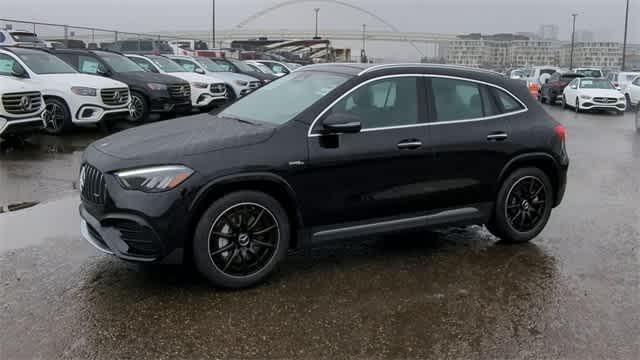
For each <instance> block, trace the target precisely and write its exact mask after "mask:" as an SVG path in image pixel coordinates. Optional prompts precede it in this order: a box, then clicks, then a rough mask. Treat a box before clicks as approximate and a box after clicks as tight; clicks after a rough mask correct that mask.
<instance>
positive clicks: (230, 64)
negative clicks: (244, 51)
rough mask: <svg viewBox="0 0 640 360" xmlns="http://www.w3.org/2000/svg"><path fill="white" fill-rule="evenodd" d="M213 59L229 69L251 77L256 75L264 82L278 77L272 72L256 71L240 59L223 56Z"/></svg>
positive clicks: (212, 59)
mask: <svg viewBox="0 0 640 360" xmlns="http://www.w3.org/2000/svg"><path fill="white" fill-rule="evenodd" d="M211 61H213V62H215V63H216V64H218V65H220V66H222V67H223V68H225V69H226V70H227V71H231V72H234V73H238V74H244V75H248V76H251V77H254V78H256V79H258V80H260V81H261V82H262V84H263V85H264V84H267V83H269V82H271V81H273V80H275V79H277V78H278V77H277V76H276V75H272V74H265V73H263V72H261V71H255V70H254V69H253V68H252V67H251V66H249V65H247V64H245V63H244V62H242V61H240V60H235V59H223V58H211Z"/></svg>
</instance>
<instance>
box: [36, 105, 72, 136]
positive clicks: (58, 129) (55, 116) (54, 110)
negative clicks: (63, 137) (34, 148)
mask: <svg viewBox="0 0 640 360" xmlns="http://www.w3.org/2000/svg"><path fill="white" fill-rule="evenodd" d="M44 103H45V113H44V114H43V115H42V116H43V117H44V121H45V125H46V126H45V128H44V131H45V132H47V133H49V134H52V135H60V134H62V133H65V132H68V131H70V130H72V129H73V120H72V119H71V111H69V107H68V106H67V103H65V102H64V101H63V100H61V99H58V98H45V99H44Z"/></svg>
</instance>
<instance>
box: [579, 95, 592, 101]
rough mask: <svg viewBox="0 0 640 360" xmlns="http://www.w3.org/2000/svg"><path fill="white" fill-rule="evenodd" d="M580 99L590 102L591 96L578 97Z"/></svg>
mask: <svg viewBox="0 0 640 360" xmlns="http://www.w3.org/2000/svg"><path fill="white" fill-rule="evenodd" d="M580 99H585V100H591V96H589V95H580Z"/></svg>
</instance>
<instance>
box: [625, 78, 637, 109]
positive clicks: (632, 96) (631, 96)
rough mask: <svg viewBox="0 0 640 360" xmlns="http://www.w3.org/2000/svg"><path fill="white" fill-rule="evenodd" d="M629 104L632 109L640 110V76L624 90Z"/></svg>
mask: <svg viewBox="0 0 640 360" xmlns="http://www.w3.org/2000/svg"><path fill="white" fill-rule="evenodd" d="M624 92H625V96H626V98H627V103H628V104H629V106H630V107H634V106H635V107H638V108H639V109H640V76H637V77H636V78H635V79H633V81H632V82H631V83H630V84H629V85H627V86H626V87H625V89H624Z"/></svg>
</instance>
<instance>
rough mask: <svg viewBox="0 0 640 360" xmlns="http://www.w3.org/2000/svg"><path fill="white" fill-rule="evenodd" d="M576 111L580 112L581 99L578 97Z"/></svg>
mask: <svg viewBox="0 0 640 360" xmlns="http://www.w3.org/2000/svg"><path fill="white" fill-rule="evenodd" d="M575 110H576V113H578V114H579V113H580V111H581V110H580V99H578V98H576V107H575Z"/></svg>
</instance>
